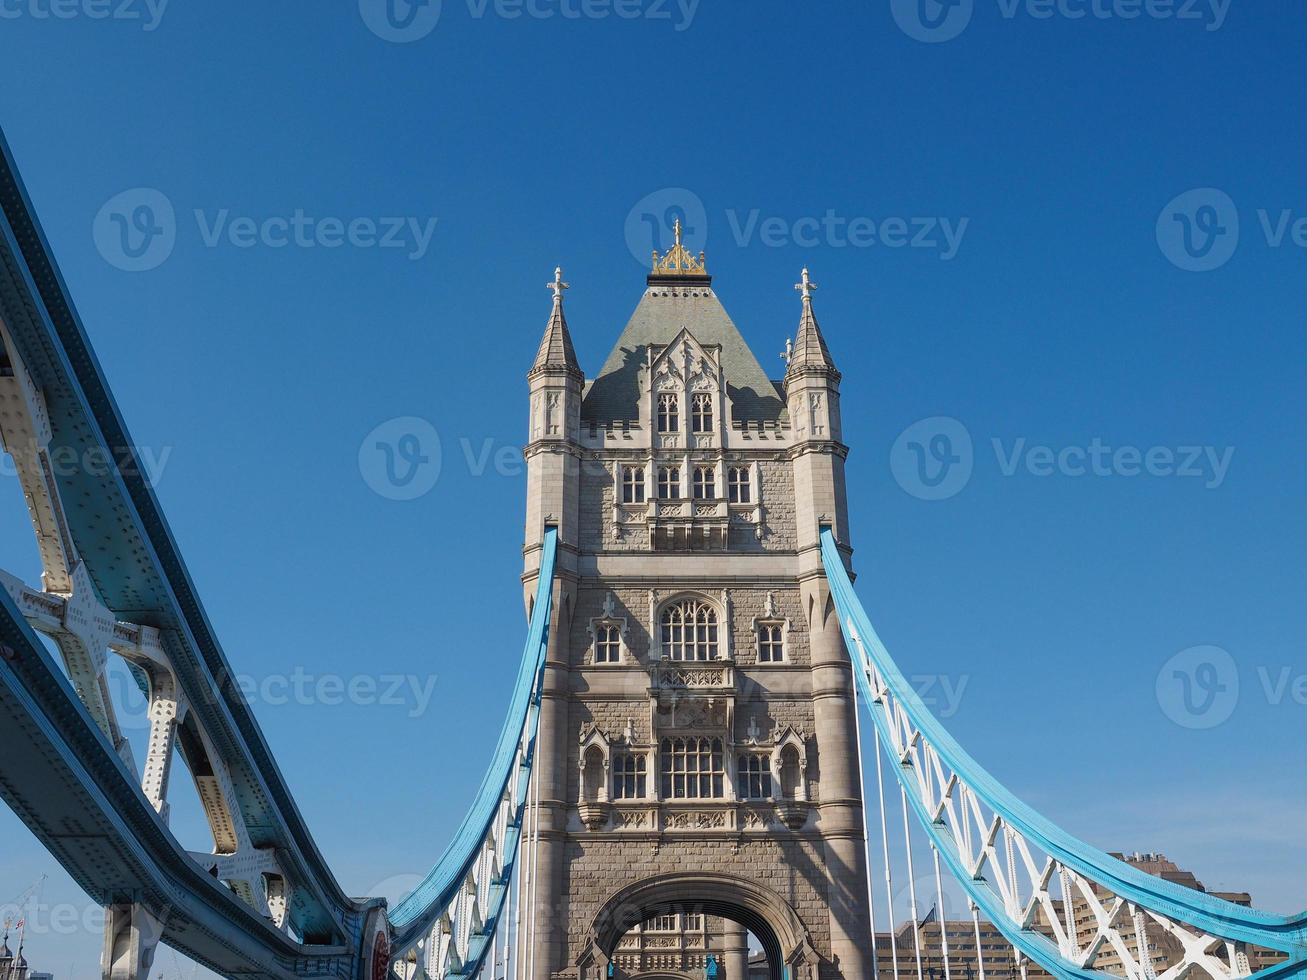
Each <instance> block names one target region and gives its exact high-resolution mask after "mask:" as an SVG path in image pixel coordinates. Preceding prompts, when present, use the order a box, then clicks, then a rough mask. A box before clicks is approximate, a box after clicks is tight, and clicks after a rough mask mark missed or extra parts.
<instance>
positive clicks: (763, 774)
mask: <svg viewBox="0 0 1307 980" xmlns="http://www.w3.org/2000/svg"><path fill="white" fill-rule="evenodd" d="M676 247H677V248H680V246H679V244H678V245H677V246H676ZM673 251H674V252H675V250H673ZM669 269H671V270H673V271H668V270H669ZM686 270H688V271H686ZM560 281H561V280H559V282H560ZM802 288H803V296H802V316H801V320H800V328H799V334H798V339H797V342H796V343H795V344H794V345H793V346H792V348H791V356H790V359H789V367H788V370H787V372H786V377H785V379H784V381H783V382H776V381H771V380H769V379H768V378H767V376H766V374H765V372H764V371H763V370H762V368H761V367H760V366H759V364H758V362H757V360H756V359H755V358H754V356H753V355H752V353H750V351H749V349H748V347H747V346H746V345H745V343H744V341H743V339H742V337H741V336H740V334H739V332H738V331H737V329H736V328H735V325H734V324H733V323H732V322H731V320H730V318H729V317H728V316H727V315H726V312H725V310H724V309H723V308H722V306H721V304H720V302H719V301H718V299H717V296H716V295H715V293H714V292H713V290H712V288H711V279H710V277H708V276H707V274H706V273H705V272H704V271H703V260H702V258H700V259H699V260H698V261H697V262H696V261H695V260H694V259H692V258H690V257H689V256H688V255H687V256H679V255H669V257H668V258H667V259H664V260H659V261H658V263H656V265H655V273H654V274H653V275H650V276H649V278H648V282H647V288H646V290H645V293H644V296H643V297H642V299H641V301H640V303H639V305H638V306H637V308H636V310H635V313H634V314H633V315H632V317H631V320H630V323H629V324H628V325H627V327H626V329H625V331H624V332H623V334H622V336H621V338H620V339H619V340H618V342H617V346H616V348H615V349H614V350H613V352H612V354H611V355H610V356H609V358H608V361H607V363H606V364H605V365H604V367H603V369H602V370H601V371H600V372H599V374H598V375H597V376H596V377H595V378H594V379H593V380H592V381H590V382H588V383H587V382H586V381H585V379H584V376H583V375H582V373H581V371H580V368H579V366H578V365H577V363H576V357H575V353H574V352H573V349H572V343H571V337H570V334H569V332H568V326H567V323H566V319H565V318H564V315H563V302H562V290H561V288H560V287H559V285H558V282H556V283H555V287H554V289H555V301H554V308H553V311H552V314H551V316H550V321H549V326H548V328H547V329H546V333H545V337H544V339H543V341H542V343H541V345H540V352H539V354H538V355H537V358H536V363H535V365H534V366H533V367H532V370H531V372H530V374H529V375H528V379H529V382H530V388H531V416H532V417H531V423H530V431H531V433H532V440H531V442H530V444H529V445H528V447H527V450H526V458H527V462H528V474H529V479H528V483H529V490H528V496H529V499H528V505H527V527H526V573H525V576H524V585H525V589H526V594H527V596H528V597H529V596H531V595H532V594H533V593H534V589H535V581H534V577H535V570H536V568H537V565H538V557H539V545H540V542H541V539H542V536H543V532H544V529H545V527H546V526H555V527H557V528H558V531H559V540H560V547H559V561H558V566H559V580H558V583H557V586H556V589H555V596H556V599H555V608H554V610H553V615H554V619H553V624H554V629H553V633H552V637H551V642H550V647H549V652H548V665H547V668H546V678H545V687H544V697H543V704H542V711H541V734H540V753H541V755H540V769H539V772H540V779H541V806H542V812H541V818H540V826H541V846H540V858H539V874H538V878H537V886H536V887H537V891H536V902H537V909H538V912H537V914H538V915H541V916H542V918H543V920H544V921H547V923H548V925H547V927H546V928H543V929H542V930H541V932H542V933H543V935H544V939H543V942H542V945H541V947H540V948H539V951H538V954H537V963H538V964H539V966H538V968H537V971H536V976H535V977H534V978H533V980H548V978H551V977H569V978H581V980H597V978H599V977H602V976H606V975H607V968H608V965H609V963H610V962H612V961H613V960H614V957H618V952H619V946H620V943H621V942H622V941H623V940H622V937H623V936H626V935H628V933H630V932H631V930H632V929H635V928H637V927H638V924H639V923H641V922H644V921H646V920H648V919H650V918H652V917H654V916H659V915H677V914H680V915H705V916H724V917H726V918H727V919H728V920H731V921H730V922H729V923H728V929H730V930H731V935H732V937H734V936H736V935H738V936H739V937H741V939H742V937H743V935H744V928H745V927H747V928H748V929H749V930H751V931H752V932H754V934H755V935H757V936H758V938H759V940H760V941H761V942H762V943H763V945H764V947H765V948H766V950H767V953H768V958H769V960H770V969H771V970H772V975H773V976H776V977H779V976H780V975H781V970H782V968H783V967H784V966H789V967H790V970H791V975H792V976H793V977H795V978H796V980H817V978H849V980H852V978H861V977H864V976H868V975H870V963H869V961H866V960H865V959H864V955H865V954H866V953H867V952H869V951H870V949H871V942H870V934H869V924H868V910H867V908H866V896H867V883H866V868H865V845H864V840H863V835H864V823H863V817H862V800H861V795H860V788H859V779H858V771H857V749H856V741H855V733H854V732H855V729H854V717H853V709H854V701H853V694H852V687H851V675H850V669H849V664H848V658H847V656H846V655H845V653H844V649H843V644H842V640H841V638H840V634H839V625H838V622H837V620H836V617H835V614H834V611H833V606H832V604H831V601H830V596H829V591H828V588H827V585H826V581H825V577H824V575H823V573H822V570H821V559H820V553H819V531H820V527H822V526H830V527H832V528H833V530H834V532H835V535H836V538H837V540H838V541H839V542H840V543H841V544H842V545H844V546H845V547H847V546H848V525H847V513H846V507H845V494H844V457H845V455H846V449H845V447H844V446H843V445H842V443H841V442H840V422H839V381H840V375H839V373H838V371H836V369H835V367H834V364H833V362H832V361H831V359H830V356H829V353H828V352H827V351H826V347H825V342H824V340H822V338H821V335H820V331H819V330H818V327H817V323H816V320H815V318H814V317H813V315H812V307H811V289H812V288H814V287H812V286H811V284H810V283H808V281H807V277H806V272H805V277H804V283H803V285H802ZM796 413H798V415H801V424H794V423H792V419H795V418H796ZM528 601H529V598H528ZM626 941H627V942H628V943H629V940H626ZM732 945H733V946H736V947H738V950H737V952H735V953H733V955H732V957H731V960H732V961H733V962H729V963H723V964H721V968H722V971H721V973H720V974H719V975H721V976H732V972H731V970H732V968H733V969H734V971H735V972H734V976H744V975H745V974H746V973H747V966H746V958H747V953H745V952H744V951H743V942H742V941H741V942H739V943H735V942H734V941H733V942H732ZM618 958H619V959H620V957H618ZM618 966H619V967H620V966H621V964H620V962H619V963H618Z"/></svg>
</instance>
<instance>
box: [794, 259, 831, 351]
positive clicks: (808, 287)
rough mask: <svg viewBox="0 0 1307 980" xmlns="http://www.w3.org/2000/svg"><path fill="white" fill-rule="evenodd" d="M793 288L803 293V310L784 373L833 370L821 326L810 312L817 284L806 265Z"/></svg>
mask: <svg viewBox="0 0 1307 980" xmlns="http://www.w3.org/2000/svg"><path fill="white" fill-rule="evenodd" d="M794 288H795V289H797V290H798V291H799V292H800V293H802V294H803V312H802V313H801V314H800V316H799V335H798V337H797V338H796V340H795V341H794V346H793V347H791V348H789V349H788V354H789V356H788V358H787V360H788V361H789V370H788V371H787V372H786V373H787V374H793V373H795V372H796V371H801V370H805V369H811V368H817V369H819V370H825V371H834V370H835V362H834V361H833V360H832V359H831V356H830V350H829V349H828V348H827V347H826V339H825V338H824V337H822V335H821V328H820V327H819V326H817V316H816V314H814V313H813V312H812V294H813V291H814V290H815V289H816V288H817V284H816V283H815V282H813V281H812V278H811V277H810V276H809V275H808V269H807V267H806V266H805V267H804V269H803V273H802V278H801V279H800V281H799V282H797V283H795V284H794Z"/></svg>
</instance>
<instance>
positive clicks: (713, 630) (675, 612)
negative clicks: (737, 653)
mask: <svg viewBox="0 0 1307 980" xmlns="http://www.w3.org/2000/svg"><path fill="white" fill-rule="evenodd" d="M661 626H662V640H663V656H665V657H667V658H668V659H670V660H716V659H717V611H716V610H715V609H713V608H712V606H709V605H708V604H706V603H704V602H700V601H699V600H698V599H682V600H681V601H680V602H675V603H672V605H670V606H668V607H667V608H666V609H664V610H663V615H662V619H661Z"/></svg>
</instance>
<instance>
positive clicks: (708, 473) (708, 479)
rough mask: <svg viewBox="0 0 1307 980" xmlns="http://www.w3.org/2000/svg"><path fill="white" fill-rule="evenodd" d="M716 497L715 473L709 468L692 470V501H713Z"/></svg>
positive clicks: (703, 467)
mask: <svg viewBox="0 0 1307 980" xmlns="http://www.w3.org/2000/svg"><path fill="white" fill-rule="evenodd" d="M716 497H717V473H716V472H715V471H714V469H713V468H712V467H711V466H696V467H695V468H694V499H695V500H715V499H716Z"/></svg>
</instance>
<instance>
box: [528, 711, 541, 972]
mask: <svg viewBox="0 0 1307 980" xmlns="http://www.w3.org/2000/svg"><path fill="white" fill-rule="evenodd" d="M537 710H539V709H538V708H537ZM539 762H540V737H539V736H538V735H537V736H536V744H535V749H534V751H533V752H532V758H531V785H530V789H529V792H530V794H531V892H530V894H529V896H528V901H529V902H530V910H531V928H530V934H529V935H530V946H529V947H528V959H527V977H528V980H534V977H535V967H536V916H537V912H538V911H539V910H538V906H539V904H540V902H539V899H538V895H539V891H540V884H539V881H538V877H539V873H540V780H539V779H538V778H537V777H538V775H539V774H538V773H537V771H536V767H537V765H538V764H539Z"/></svg>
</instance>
